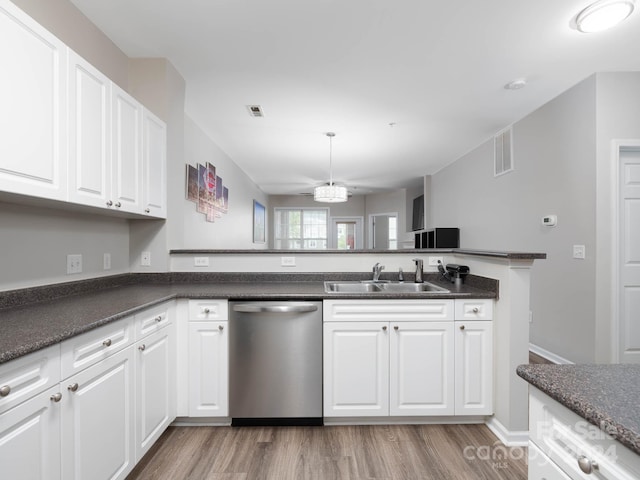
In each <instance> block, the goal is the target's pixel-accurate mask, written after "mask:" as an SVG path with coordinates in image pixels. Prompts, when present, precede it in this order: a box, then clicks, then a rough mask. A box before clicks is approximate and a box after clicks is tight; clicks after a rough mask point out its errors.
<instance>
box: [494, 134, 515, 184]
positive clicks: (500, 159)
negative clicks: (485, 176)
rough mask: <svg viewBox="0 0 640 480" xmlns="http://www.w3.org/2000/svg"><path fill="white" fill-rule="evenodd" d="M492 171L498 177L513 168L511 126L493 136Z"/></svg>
mask: <svg viewBox="0 0 640 480" xmlns="http://www.w3.org/2000/svg"><path fill="white" fill-rule="evenodd" d="M493 152H494V153H493V172H494V176H495V177H498V176H500V175H503V174H505V173H508V172H511V171H512V170H513V143H512V141H511V127H509V128H507V129H505V130H503V131H501V132H500V133H498V134H497V135H496V136H495V137H493Z"/></svg>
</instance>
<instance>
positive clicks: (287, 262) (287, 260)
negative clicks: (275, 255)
mask: <svg viewBox="0 0 640 480" xmlns="http://www.w3.org/2000/svg"><path fill="white" fill-rule="evenodd" d="M280 265H281V266H283V267H295V266H296V257H280Z"/></svg>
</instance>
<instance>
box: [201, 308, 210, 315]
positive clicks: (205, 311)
mask: <svg viewBox="0 0 640 480" xmlns="http://www.w3.org/2000/svg"><path fill="white" fill-rule="evenodd" d="M202 313H206V314H207V315H208V314H210V313H211V310H210V309H209V308H203V309H202Z"/></svg>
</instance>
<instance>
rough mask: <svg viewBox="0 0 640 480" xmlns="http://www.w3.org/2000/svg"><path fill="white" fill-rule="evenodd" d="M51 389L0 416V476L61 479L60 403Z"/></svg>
mask: <svg viewBox="0 0 640 480" xmlns="http://www.w3.org/2000/svg"><path fill="white" fill-rule="evenodd" d="M59 390H60V389H59V386H58V385H56V386H55V387H52V388H50V389H49V390H47V391H45V392H42V393H41V394H39V395H37V396H35V397H33V398H32V399H30V400H27V401H26V402H23V403H21V404H19V405H18V406H17V407H14V408H12V409H11V410H8V411H7V412H5V413H3V414H2V415H0V470H1V472H0V478H6V479H11V480H57V479H59V478H60V406H61V405H60V402H59V401H58V402H55V401H53V400H52V399H51V397H52V396H53V395H55V394H57V393H58V392H59Z"/></svg>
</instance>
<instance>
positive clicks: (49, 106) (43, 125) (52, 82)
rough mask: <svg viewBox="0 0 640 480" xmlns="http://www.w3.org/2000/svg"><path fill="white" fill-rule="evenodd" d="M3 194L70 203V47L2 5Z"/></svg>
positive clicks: (0, 167)
mask: <svg viewBox="0 0 640 480" xmlns="http://www.w3.org/2000/svg"><path fill="white" fill-rule="evenodd" d="M0 32H2V41H1V42H0V64H1V65H2V73H1V74H0V109H1V110H2V114H0V132H2V141H0V190H4V191H7V192H13V193H20V194H25V195H33V196H36V197H44V198H53V199H57V200H66V196H67V191H66V166H67V163H66V162H67V153H66V146H67V119H66V117H67V94H66V92H67V82H66V79H67V47H66V46H65V45H64V44H63V43H62V42H61V41H60V40H58V39H57V38H56V37H54V36H53V35H52V34H51V33H49V32H48V31H46V30H45V29H44V28H42V27H41V26H40V25H39V24H38V23H37V22H35V21H34V20H33V19H31V18H30V17H29V16H28V15H26V14H25V13H24V12H23V11H22V10H20V9H19V8H17V7H16V6H14V5H13V4H12V3H11V2H8V1H6V0H2V1H0Z"/></svg>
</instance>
